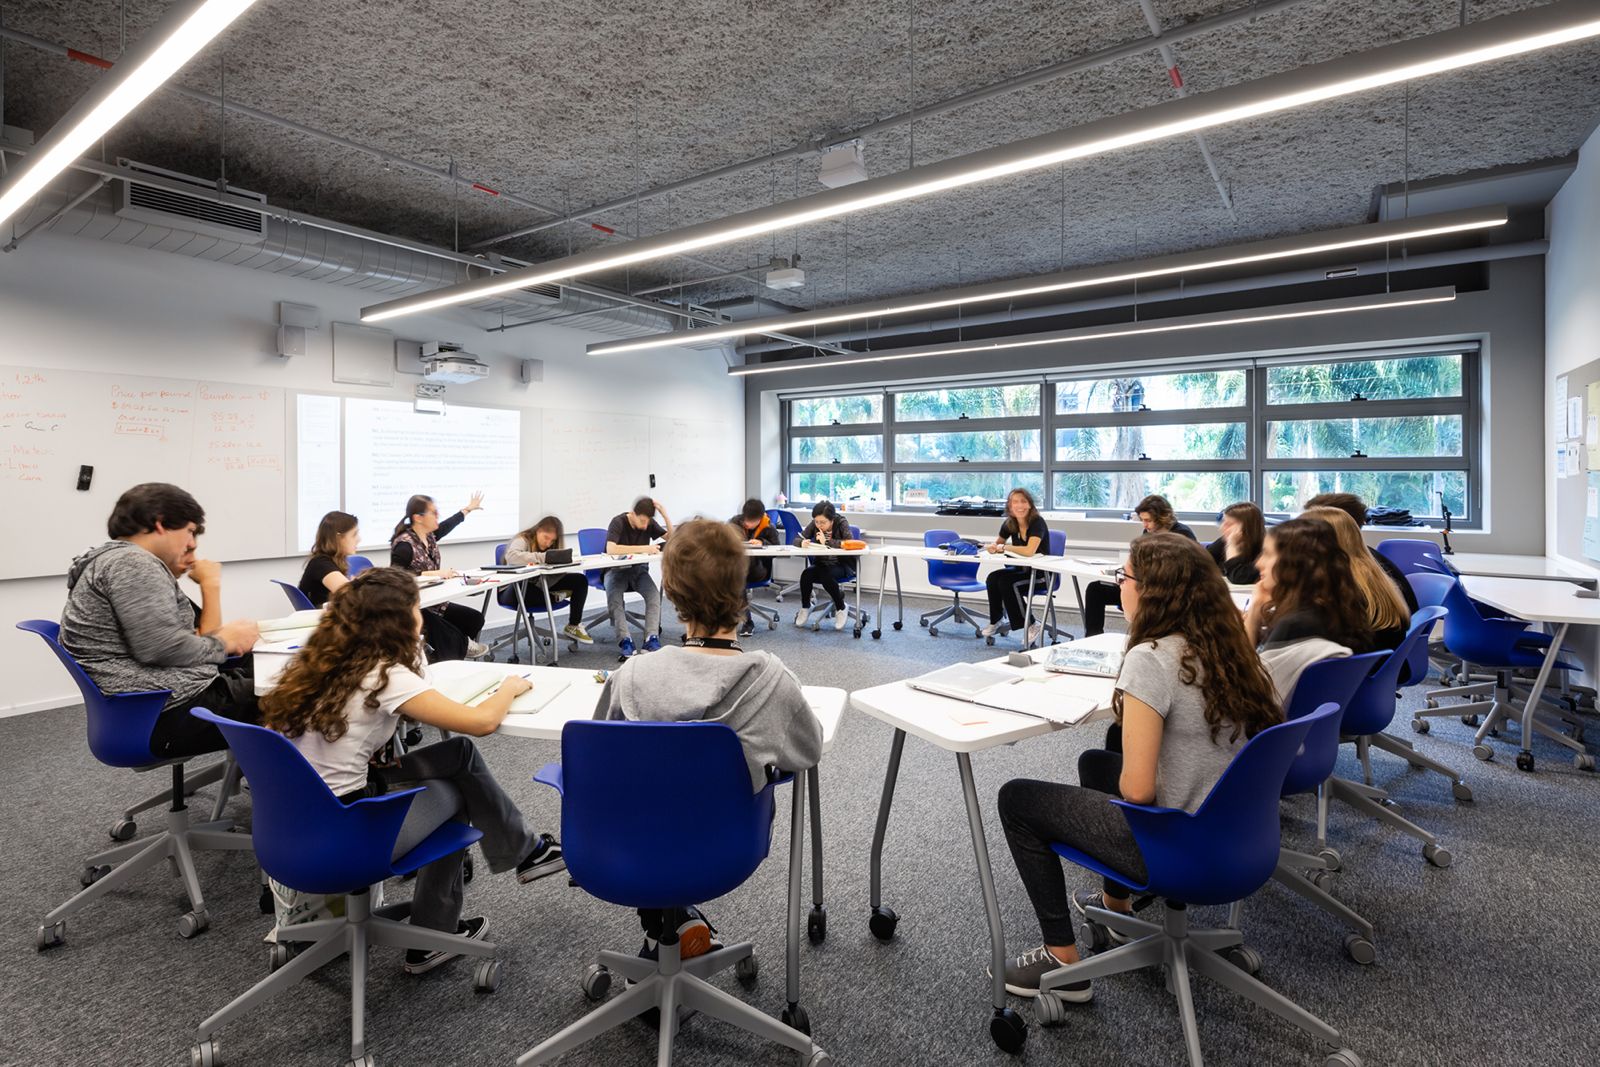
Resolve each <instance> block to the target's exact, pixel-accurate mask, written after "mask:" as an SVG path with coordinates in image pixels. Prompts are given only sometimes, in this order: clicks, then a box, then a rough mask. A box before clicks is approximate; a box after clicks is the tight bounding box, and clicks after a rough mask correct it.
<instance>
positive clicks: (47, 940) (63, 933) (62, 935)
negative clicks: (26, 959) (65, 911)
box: [33, 919, 67, 952]
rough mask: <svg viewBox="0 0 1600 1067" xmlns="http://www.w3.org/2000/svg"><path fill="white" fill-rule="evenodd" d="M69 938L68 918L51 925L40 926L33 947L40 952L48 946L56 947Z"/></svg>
mask: <svg viewBox="0 0 1600 1067" xmlns="http://www.w3.org/2000/svg"><path fill="white" fill-rule="evenodd" d="M66 940H67V920H65V919H62V920H61V921H60V922H55V923H51V924H50V925H49V926H41V927H39V934H38V936H37V937H35V938H34V939H33V947H34V948H35V949H37V950H39V951H40V952H43V951H44V950H45V949H47V948H56V947H57V946H59V945H61V944H63V943H65V942H66Z"/></svg>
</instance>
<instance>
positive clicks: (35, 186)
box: [0, 0, 256, 224]
mask: <svg viewBox="0 0 1600 1067" xmlns="http://www.w3.org/2000/svg"><path fill="white" fill-rule="evenodd" d="M255 2H256V0H185V2H182V3H179V4H177V5H175V6H174V7H173V8H172V9H171V10H169V11H168V12H167V14H166V15H165V16H164V17H163V18H162V19H161V21H160V22H158V23H157V24H156V25H155V26H154V27H153V28H152V29H151V30H150V32H149V33H147V34H145V35H144V37H142V38H141V39H140V40H139V43H138V44H136V45H134V46H133V48H131V49H129V50H128V52H127V53H126V54H125V55H124V56H123V57H122V58H121V59H118V60H117V62H116V64H115V65H114V66H112V68H111V71H110V73H108V74H106V75H105V76H104V77H103V78H102V80H101V81H100V82H99V83H98V84H97V85H96V86H95V87H94V88H93V89H91V90H90V91H89V92H88V93H87V94H85V96H84V97H83V99H82V100H79V101H78V103H77V104H76V105H74V106H73V108H72V110H71V111H69V112H67V113H66V115H65V116H63V117H62V119H61V121H60V122H57V123H56V124H55V126H54V127H52V128H51V130H50V132H49V133H48V134H46V135H45V138H44V140H42V141H40V142H39V146H38V148H36V149H34V150H33V151H32V152H30V153H29V155H30V157H31V159H30V162H29V164H28V165H27V166H25V167H23V168H22V169H21V170H20V171H18V172H17V173H16V174H15V176H14V177H13V178H12V180H11V181H10V182H7V183H6V184H5V186H4V187H3V190H0V224H3V223H5V222H6V221H7V220H8V219H10V218H11V217H12V216H13V215H15V214H17V212H19V211H21V210H22V207H23V205H24V204H26V203H27V202H28V201H30V200H32V199H33V198H34V197H35V196H37V195H39V193H40V191H41V190H43V189H44V187H45V186H46V185H48V184H49V183H50V182H51V180H52V179H54V178H55V177H56V175H58V174H60V173H61V172H62V171H64V170H66V169H67V168H68V167H69V166H71V165H72V163H73V162H74V161H75V160H76V159H77V158H78V157H79V156H81V155H83V153H84V152H86V151H88V150H89V148H90V147H91V146H92V145H93V144H94V143H95V142H96V141H98V140H99V139H100V138H101V137H103V136H105V134H106V133H107V131H109V130H110V129H111V128H112V127H113V126H115V125H116V124H117V123H119V122H121V121H122V120H123V119H124V118H125V117H126V116H127V114H128V112H130V111H132V110H133V109H134V108H136V107H138V106H139V103H140V101H142V100H144V98H145V97H147V96H149V95H150V94H151V93H153V92H155V91H156V89H158V88H160V86H161V84H162V83H163V82H165V81H166V80H167V79H168V78H170V77H172V76H173V75H174V74H176V73H177V72H178V71H179V70H181V69H182V68H183V66H184V64H186V63H188V62H189V60H191V59H193V58H194V57H195V54H196V53H197V52H199V51H200V49H202V48H204V47H205V46H206V45H207V44H208V43H210V41H211V40H212V38H214V37H216V36H217V35H218V34H219V33H221V32H222V31H223V30H225V29H227V28H228V26H229V24H230V23H232V22H233V20H234V19H236V18H238V17H239V16H240V15H242V14H244V12H245V11H246V10H247V9H248V8H249V7H250V6H251V5H252V4H254V3H255Z"/></svg>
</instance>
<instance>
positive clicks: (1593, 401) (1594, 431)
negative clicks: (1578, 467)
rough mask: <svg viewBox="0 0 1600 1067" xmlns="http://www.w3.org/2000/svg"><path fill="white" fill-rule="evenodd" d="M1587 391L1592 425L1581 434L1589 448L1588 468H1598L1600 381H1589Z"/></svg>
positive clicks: (1599, 463)
mask: <svg viewBox="0 0 1600 1067" xmlns="http://www.w3.org/2000/svg"><path fill="white" fill-rule="evenodd" d="M1588 393H1589V420H1590V422H1591V423H1593V425H1592V426H1591V427H1590V428H1588V429H1587V430H1586V431H1585V433H1584V435H1583V443H1584V444H1585V445H1587V446H1588V450H1589V463H1588V466H1589V469H1590V470H1600V382H1591V383H1590V385H1589V389H1588Z"/></svg>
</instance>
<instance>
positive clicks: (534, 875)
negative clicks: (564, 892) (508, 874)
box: [517, 834, 567, 885]
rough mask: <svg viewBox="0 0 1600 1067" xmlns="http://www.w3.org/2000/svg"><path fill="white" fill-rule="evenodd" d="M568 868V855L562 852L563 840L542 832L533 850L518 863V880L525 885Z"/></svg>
mask: <svg viewBox="0 0 1600 1067" xmlns="http://www.w3.org/2000/svg"><path fill="white" fill-rule="evenodd" d="M566 869H567V860H566V857H565V856H563V855H562V854H561V842H560V841H557V840H556V839H555V837H554V836H552V835H550V834H540V835H539V841H538V843H537V844H535V845H534V846H533V851H532V852H530V853H528V854H527V855H526V856H524V857H523V860H522V862H521V863H519V864H517V881H519V882H521V883H522V884H523V885H527V884H528V883H529V882H535V881H538V880H539V879H540V878H543V877H545V876H546V875H550V874H555V873H556V872H557V871H564V870H566Z"/></svg>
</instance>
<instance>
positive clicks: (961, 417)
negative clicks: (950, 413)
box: [956, 411, 967, 422]
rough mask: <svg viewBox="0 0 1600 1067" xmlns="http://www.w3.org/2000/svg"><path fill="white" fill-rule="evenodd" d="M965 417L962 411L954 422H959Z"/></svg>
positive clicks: (965, 414)
mask: <svg viewBox="0 0 1600 1067" xmlns="http://www.w3.org/2000/svg"><path fill="white" fill-rule="evenodd" d="M966 417H967V413H966V412H965V411H963V412H962V413H961V414H959V415H957V416H956V421H957V422H960V421H961V420H963V419H965V418H966Z"/></svg>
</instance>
